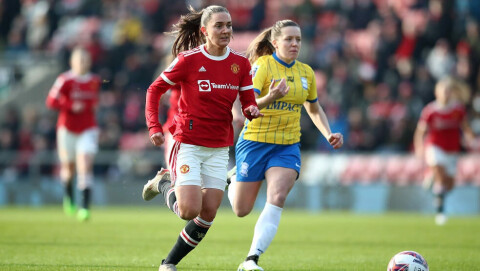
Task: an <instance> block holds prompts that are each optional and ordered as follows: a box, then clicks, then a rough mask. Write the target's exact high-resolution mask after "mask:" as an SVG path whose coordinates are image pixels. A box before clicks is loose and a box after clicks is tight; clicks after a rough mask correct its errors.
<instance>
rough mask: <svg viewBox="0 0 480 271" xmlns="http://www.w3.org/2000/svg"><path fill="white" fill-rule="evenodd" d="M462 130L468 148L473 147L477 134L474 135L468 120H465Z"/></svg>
mask: <svg viewBox="0 0 480 271" xmlns="http://www.w3.org/2000/svg"><path fill="white" fill-rule="evenodd" d="M461 128H462V132H463V137H464V138H465V141H466V144H467V147H473V145H474V144H475V143H474V142H475V134H474V133H473V130H472V127H470V124H469V123H468V120H467V118H464V119H463V121H462V124H461Z"/></svg>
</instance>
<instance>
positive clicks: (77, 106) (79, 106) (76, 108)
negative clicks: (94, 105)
mask: <svg viewBox="0 0 480 271" xmlns="http://www.w3.org/2000/svg"><path fill="white" fill-rule="evenodd" d="M83 109H85V104H84V103H83V102H80V101H74V102H73V104H72V112H73V113H80V112H82V111H83Z"/></svg>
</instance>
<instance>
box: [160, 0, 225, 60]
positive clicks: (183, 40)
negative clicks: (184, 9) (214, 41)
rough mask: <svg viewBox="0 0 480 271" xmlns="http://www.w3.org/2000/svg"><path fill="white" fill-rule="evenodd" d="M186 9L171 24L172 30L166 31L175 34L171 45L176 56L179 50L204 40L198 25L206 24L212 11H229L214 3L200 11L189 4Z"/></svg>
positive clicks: (189, 47) (187, 48) (195, 45)
mask: <svg viewBox="0 0 480 271" xmlns="http://www.w3.org/2000/svg"><path fill="white" fill-rule="evenodd" d="M188 10H189V11H190V13H188V14H186V15H182V16H180V20H179V21H178V23H176V24H174V25H173V30H172V31H170V32H168V33H167V34H170V35H176V36H177V37H176V38H175V41H174V43H173V47H172V54H173V56H177V55H178V53H180V52H183V51H187V50H190V49H193V48H195V47H197V46H199V45H201V44H203V43H205V42H206V39H205V36H204V35H203V33H202V31H200V27H201V26H206V24H207V23H208V22H209V21H210V19H211V18H212V14H213V13H219V12H225V13H229V12H228V10H227V9H226V8H224V7H222V6H215V5H212V6H208V7H206V8H204V9H202V10H201V11H196V10H195V9H194V8H193V7H192V6H189V7H188Z"/></svg>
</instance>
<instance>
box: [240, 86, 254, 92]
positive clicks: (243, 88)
mask: <svg viewBox="0 0 480 271" xmlns="http://www.w3.org/2000/svg"><path fill="white" fill-rule="evenodd" d="M249 89H253V85H250V86H246V87H241V88H240V91H244V90H249Z"/></svg>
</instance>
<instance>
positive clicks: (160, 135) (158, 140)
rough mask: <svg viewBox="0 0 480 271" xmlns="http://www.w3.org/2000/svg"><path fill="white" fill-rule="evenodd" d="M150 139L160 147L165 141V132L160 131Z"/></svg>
mask: <svg viewBox="0 0 480 271" xmlns="http://www.w3.org/2000/svg"><path fill="white" fill-rule="evenodd" d="M150 141H151V142H152V144H153V145H155V146H157V147H160V146H162V144H163V142H165V136H164V135H163V133H161V132H158V133H155V134H153V135H152V136H150Z"/></svg>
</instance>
